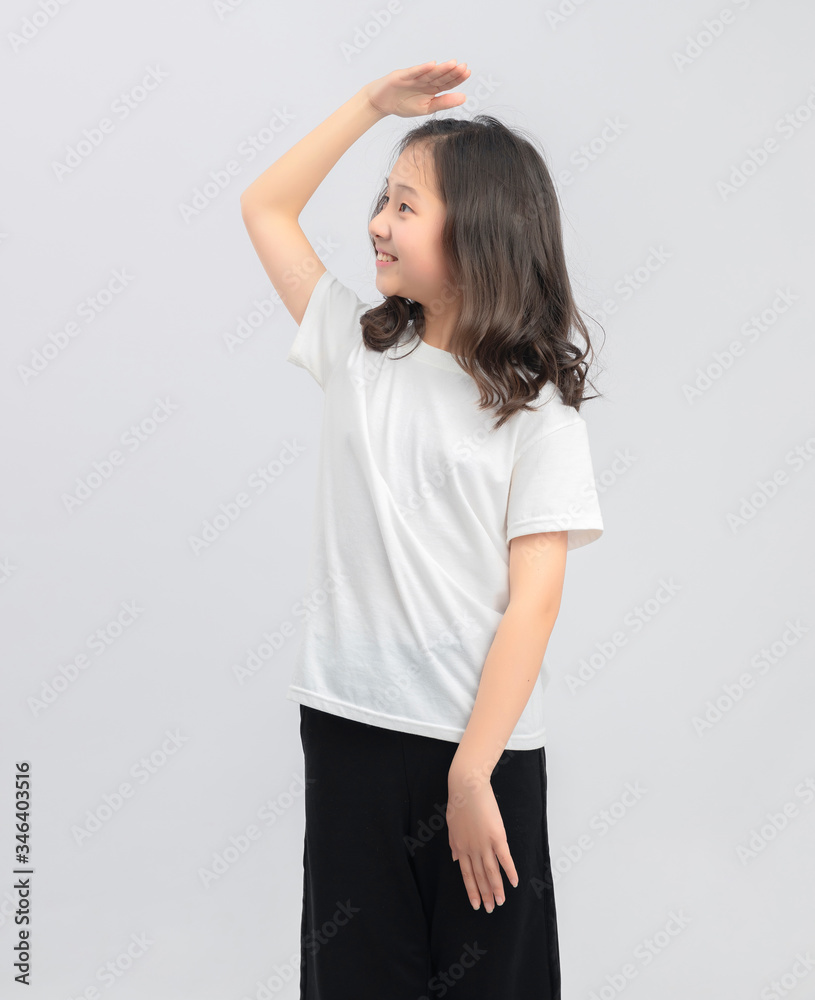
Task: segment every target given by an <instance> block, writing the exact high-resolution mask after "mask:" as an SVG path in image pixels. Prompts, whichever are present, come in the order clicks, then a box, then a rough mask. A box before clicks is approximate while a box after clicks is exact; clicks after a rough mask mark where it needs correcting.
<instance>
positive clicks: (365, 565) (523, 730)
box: [286, 271, 603, 750]
mask: <svg viewBox="0 0 815 1000" xmlns="http://www.w3.org/2000/svg"><path fill="white" fill-rule="evenodd" d="M370 308H372V306H371V305H370V304H368V303H366V302H363V301H362V300H361V299H360V298H359V296H358V295H357V294H356V292H354V290H353V289H351V288H349V287H348V286H347V285H344V284H343V283H342V282H341V281H340V280H339V279H338V278H337V277H336V276H335V275H333V274H332V273H331V272H330V271H326V272H325V274H323V275H321V277H320V280H319V281H318V282H317V284H316V286H315V288H314V291H313V292H312V295H311V299H310V301H309V303H308V306H307V308H306V312H305V315H304V316H303V321H302V323H301V324H300V326H299V328H298V330H297V335H296V336H295V338H294V342H293V344H292V346H291V349H290V350H289V353H288V356H287V358H286V360H287V361H290V362H292V363H293V364H295V365H298V366H299V367H301V368H305V369H306V371H308V372H309V373H310V374H311V375H312V376H313V377H314V378H315V379H316V381H317V382H318V384H319V385H320V386H321V387H322V389H323V391H324V393H325V403H324V410H323V426H322V441H321V447H320V456H319V471H318V495H317V501H316V507H315V519H314V534H313V538H312V543H311V554H310V564H309V570H308V582H307V586H306V591H305V594H304V598H303V605H302V606H303V608H304V610H303V619H304V632H303V636H302V641H301V645H300V648H299V651H298V654H297V659H296V663H295V669H294V676H293V678H292V681H291V684H290V686H289V688H288V691H287V694H286V697H287V698H288V699H290V700H291V701H295V702H299V703H300V704H303V705H309V706H311V707H312V708H317V709H320V710H321V711H324V712H330V713H333V714H334V715H339V716H342V717H343V718H346V719H353V720H356V721H359V722H366V723H368V724H370V725H374V726H381V727H383V728H385V729H394V730H399V731H401V732H406V733H416V734H418V735H420V736H431V737H435V738H436V739H442V740H450V741H452V742H456V743H458V742H460V740H461V737H462V736H463V735H464V730H465V728H466V726H467V723H468V721H469V718H470V715H471V713H472V709H473V705H474V703H475V696H476V693H477V691H478V684H479V680H480V677H481V671H482V669H483V666H484V663H485V660H486V657H487V654H488V652H489V649H490V646H491V644H492V641H493V638H494V636H495V632H496V629H497V628H498V625H499V624H500V621H501V618H502V616H503V613H504V611H505V610H506V607H507V603H508V599H509V541H510V539H512V538H514V537H515V536H516V535H524V534H530V533H533V532H539V531H563V530H568V532H569V535H568V547H569V549H574V548H577V547H578V546H581V545H586V544H587V543H589V542H593V541H595V539H597V538H599V537H600V535H601V534H602V533H603V522H602V518H601V514H600V508H599V504H598V499H597V490H596V486H595V483H594V474H593V470H592V462H591V455H590V451H589V444H588V437H587V431H586V423H585V421H584V420H583V418H582V417H581V416H580V415H579V414H578V413H577V412H576V411H575V409H574V408H573V407H570V406H566V405H565V404H564V403H563V399H562V396H561V393H560V391H559V390H555V388H554V386H552V385H551V384H549V385H547V386H546V387H544V389H543V391H542V392H541V394H540V397H539V400H538V401H542V400H543V399H546V400H548V401H547V402H546V405H544V406H543V407H542V408H541V409H539V410H538V411H537V412H529V411H523V410H521V411H518V412H516V413H514V414H513V415H512V417H510V419H509V420H507V421H506V422H505V423H504V424H503V426H502V427H501V428H499V429H498V430H497V431H494V430H492V427H493V425H494V423H495V419H496V418H495V411H494V409H489V410H479V408H478V401H479V393H478V390H477V387H476V385H475V382H474V381H473V379H472V378H471V377H470V376H469V375H468V374H467V373H466V372H465V371H464V370H463V369H462V368H461V367H460V366H459V365H458V363H457V362H456V361H455V359H454V358H453V355H452V354H450V353H449V352H448V351H443V350H441V349H440V348H437V347H431V346H430V345H429V344H426V343H425V342H424V341H423V340H419V341H418V346H417V347H416V349H415V350H414V351H413V353H411V354H410V356H407V357H402V355H405V354H406V352H407V351H408V350H410V348H411V347H412V343H415V342H416V340H415V337H414V336H413V326H412V324H410V326H409V328H408V330H407V331H406V332H405V334H403V336H402V338H400V343H399V344H397V345H395V346H394V347H392V348H390V349H389V350H388V351H386V352H384V353H378V352H376V351H369V350H368V349H367V348H366V347H365V344H364V343H363V340H362V330H361V327H360V323H359V320H360V316H361V315H362V313H364V312H366V311H367V310H368V309H370ZM410 338H413V341H412V343H408V341H409V339H410ZM538 401H536V402H538ZM306 608H307V609H308V610H307V611H306V610H305V609H306ZM548 683H549V669H548V664H547V662H546V659H545V658H544V660H543V663H542V667H541V671H540V674H539V676H538V680H537V682H536V684H535V686H534V688H533V690H532V693H531V695H530V698H529V701H528V703H527V705H526V707H525V709H524V711H523V714H522V715H521V717H520V719H519V721H518V723H517V725H516V727H515V729H514V730H513V732H512V735H511V737H510V739H509V741H508V742H507V749H510V750H533V749H536V748H537V747H541V746H543V745H544V743H545V739H544V737H545V728H544V717H543V709H544V701H543V695H544V690H545V688H546V686H547V685H548Z"/></svg>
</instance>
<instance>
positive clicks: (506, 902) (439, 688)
mask: <svg viewBox="0 0 815 1000" xmlns="http://www.w3.org/2000/svg"><path fill="white" fill-rule="evenodd" d="M469 75H470V70H469V69H467V68H466V64H465V63H462V64H456V61H455V60H449V61H448V62H446V63H442V64H437V63H436V62H435V60H434V61H433V62H429V63H424V64H422V65H419V66H413V67H411V68H410V69H404V70H395V71H394V72H392V73H389V74H388V75H387V76H384V77H382V78H381V79H379V80H376V81H374V82H373V83H370V84H368V85H367V86H365V87H363V88H362V89H361V90H360V91H359V92H358V93H357V94H355V95H354V97H352V98H351V99H350V100H348V101H347V102H346V103H345V104H343V105H342V106H341V107H340V108H339V109H338V110H337V111H335V112H334V113H333V114H332V115H330V116H329V117H328V118H327V119H326V120H325V121H324V122H323V123H322V124H321V125H318V126H317V127H316V128H315V129H313V130H312V131H311V132H310V133H309V134H308V135H306V136H305V137H304V138H303V139H301V140H300V141H299V142H297V143H296V144H295V145H294V146H293V147H292V148H291V149H290V150H288V152H286V153H284V154H283V156H281V157H280V158H279V159H278V160H277V161H276V162H275V163H273V164H272V165H271V166H270V167H269V168H268V169H267V170H266V171H265V173H263V174H262V175H261V176H260V177H259V178H258V179H257V180H256V181H255V182H254V183H253V184H251V185H250V186H249V187H248V188H247V189H246V190H245V191H244V192H243V194H242V196H241V209H242V215H243V219H244V222H245V224H246V227H247V230H248V232H249V236H250V238H251V240H252V243H253V245H254V247H255V249H256V251H257V253H258V256H259V257H260V260H261V262H262V263H263V266H264V268H265V270H266V272H267V274H268V275H269V278H270V279H271V281H272V283H273V284H274V286H275V288H276V289H277V291H278V293H279V295H280V298H281V299H282V301H283V303H284V304H285V306H286V308H287V309H288V310H289V312H290V313H291V315H292V316H293V317H294V320H295V322H296V323H297V324H298V327H299V329H298V331H297V335H296V336H295V339H294V342H293V344H292V346H291V349H290V351H289V354H288V357H287V360H288V361H290V362H292V363H293V364H295V365H298V366H300V367H302V368H305V369H306V370H307V371H308V372H309V373H310V374H311V375H312V376H313V378H314V379H316V381H317V382H318V384H319V385H320V386H321V387H322V389H323V390H324V392H325V409H324V422H323V432H322V435H323V436H322V448H321V454H320V480H319V492H318V499H317V506H316V515H315V533H314V540H313V542H312V549H311V560H310V570H309V583H308V589H307V599H306V601H305V602H304V603H305V604H306V606H307V607H308V608H309V613H308V617H307V619H306V622H305V627H304V634H303V638H302V644H301V647H300V650H299V653H298V658H297V662H296V668H295V672H294V677H293V680H292V683H291V685H290V687H289V689H288V692H287V697H288V698H289V699H291V700H293V701H295V702H297V703H299V705H300V736H301V740H302V744H303V752H304V758H305V776H306V784H307V787H306V799H305V814H306V830H305V838H304V851H303V869H304V873H303V909H302V924H301V930H302V937H301V985H300V990H301V992H300V995H301V998H302V1000H318V998H319V1000H422V998H429V997H440V996H444V995H445V994H446V993H447V991H448V990H449V989H451V988H453V987H455V992H454V994H453V995H454V997H455V998H456V1000H533V998H534V1000H545V998H546V1000H549V998H559V997H560V965H559V952H558V938H557V928H556V912H555V900H554V887H553V880H552V871H551V866H550V860H549V845H548V833H547V824H546V757H545V749H544V735H545V731H544V725H543V694H544V689H545V687H546V685H547V683H548V671H547V665H546V663H545V661H544V662H543V663H542V661H543V657H544V653H545V651H546V647H547V644H548V641H549V636H550V634H551V631H552V628H553V626H554V623H555V619H556V617H557V614H558V610H559V607H560V600H561V592H562V586H563V579H564V574H565V566H566V552H567V550H568V549H572V548H577V547H578V546H581V545H585V544H587V543H589V542H592V541H594V540H595V539H597V538H599V537H600V535H601V534H602V531H603V522H602V519H601V515H600V510H599V506H598V499H597V492H596V489H595V484H594V476H593V471H592V462H591V455H590V452H589V445H588V440H587V434H586V425H585V421H584V420H583V418H582V417H580V416H579V414H578V410H579V408H580V404H581V401H582V398H583V388H584V381H585V380H586V369H587V367H588V365H587V363H586V360H585V359H586V357H587V356H588V354H589V353H590V352H591V344H590V343H589V338H588V333H587V331H586V328H585V325H584V324H583V321H582V320H581V318H580V316H579V314H578V311H577V309H576V307H575V304H574V301H573V298H572V294H571V289H570V285H569V279H568V275H567V271H566V266H565V262H564V252H563V246H562V239H561V229H560V217H559V210H558V205H557V198H556V195H555V190H554V186H553V184H552V180H551V178H550V175H549V172H548V171H547V169H546V166H545V165H544V162H543V160H542V158H541V157H540V155H539V154H538V152H537V151H536V150H535V148H534V147H533V145H532V144H531V143H529V142H527V141H526V140H525V139H523V138H521V137H520V136H518V135H516V134H515V133H514V132H512V131H511V130H510V129H508V128H507V127H506V126H504V125H502V124H501V123H500V122H498V121H497V120H496V119H495V118H492V117H489V116H484V115H482V116H479V117H478V118H477V119H476V120H474V121H467V120H459V119H445V120H439V119H431V120H428V121H427V122H425V123H423V124H421V125H420V126H418V127H417V128H414V129H413V130H412V131H410V132H408V133H407V134H406V135H405V136H404V137H403V139H402V141H401V144H400V149H399V156H398V158H397V160H396V162H395V163H394V165H393V167H392V169H391V172H390V175H389V177H388V178H387V179H386V187H385V188H384V190H383V191H382V193H381V195H380V197H379V200H378V202H377V205H376V208H375V211H374V214H373V217H372V218H371V220H370V223H369V226H368V231H369V235H370V238H371V243H372V252H373V253H375V260H376V263H375V266H376V285H377V288H378V289H379V291H380V292H381V293H382V295H383V296H384V301H383V302H382V303H381V304H379V305H376V306H371V305H369V304H367V303H365V302H363V301H362V300H361V299H360V298H359V296H358V295H357V294H356V292H355V291H354V290H353V289H352V288H350V287H349V286H347V285H345V284H344V283H343V282H341V281H340V280H339V279H338V278H337V277H336V276H335V275H334V274H332V273H331V272H330V271H328V270H326V268H325V267H324V266H323V264H322V263H321V262H320V260H319V258H318V257H317V254H316V253H315V251H314V250H313V249H312V247H311V245H310V244H309V242H308V240H307V239H306V237H305V235H304V234H303V232H302V231H301V229H300V226H299V224H298V218H299V216H300V213H301V212H302V211H303V208H304V207H305V205H306V204H307V202H308V201H309V199H310V198H311V196H312V194H313V193H314V191H315V190H316V189H317V187H318V186H319V185H320V183H321V182H322V180H323V179H324V177H325V176H326V174H327V173H328V171H329V170H330V169H331V168H332V167H333V166H334V164H335V163H336V162H337V160H338V159H339V158H340V156H341V155H342V154H343V153H344V152H345V151H346V150H347V149H348V148H349V147H350V146H351V145H352V144H353V143H354V142H355V141H356V140H357V139H358V138H359V137H360V136H361V135H362V134H363V133H364V132H365V131H366V130H367V129H369V128H370V127H371V126H372V125H373V124H375V123H376V122H377V121H379V120H381V119H382V118H384V117H386V116H387V115H391V114H392V115H397V116H399V117H402V118H409V117H415V116H420V115H430V114H432V113H433V112H435V111H441V110H446V109H449V108H453V107H456V106H458V105H459V104H461V103H462V102H463V101H464V99H465V98H464V95H463V94H462V93H450V94H445V95H444V96H437V94H438V93H439V91H443V90H447V89H450V88H452V87H455V86H457V85H459V84H461V83H463V82H464V80H466V79H467V77H468V76H469ZM372 264H373V261H372ZM573 327H574V328H576V329H577V330H579V331H580V333H581V335H582V336H583V337H584V338H585V340H586V350H585V351H583V352H581V351H580V350H579V349H578V348H577V346H575V345H574V344H573V343H572V342H571V341H570V340H569V333H570V330H571V329H572V328H573ZM589 398H595V397H589ZM541 667H543V670H541ZM482 901H483V904H484V905H483V908H482V907H481V903H482Z"/></svg>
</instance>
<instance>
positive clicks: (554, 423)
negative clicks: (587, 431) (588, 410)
mask: <svg viewBox="0 0 815 1000" xmlns="http://www.w3.org/2000/svg"><path fill="white" fill-rule="evenodd" d="M532 406H533V407H534V409H532V410H519V411H518V412H517V413H516V414H515V416H516V418H517V420H518V433H517V437H516V444H515V453H516V455H517V454H520V453H521V452H522V451H524V450H525V449H526V448H527V447H528V446H529V445H531V444H534V443H535V442H536V441H540V440H541V439H542V438H544V437H547V436H548V435H549V434H552V433H554V432H555V431H558V430H560V429H561V428H563V427H571V426H574V425H579V424H585V421H584V420H583V418H582V417H581V416H580V414H579V413H578V412H577V410H576V409H575V408H574V407H573V406H568V405H567V404H566V403H565V402H564V401H563V393H562V392H561V391H560V389H559V388H558V387H557V386H556V385H555V384H554V383H553V382H547V383H546V385H545V386H544V387H543V388H542V389H541V391H540V392H539V393H538V396H537V398H536V400H535V402H534V403H533V404H532Z"/></svg>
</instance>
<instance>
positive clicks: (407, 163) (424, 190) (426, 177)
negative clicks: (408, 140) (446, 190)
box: [384, 146, 436, 200]
mask: <svg viewBox="0 0 815 1000" xmlns="http://www.w3.org/2000/svg"><path fill="white" fill-rule="evenodd" d="M384 180H385V183H386V184H387V183H388V182H390V186H391V187H392V188H395V189H399V190H407V191H409V192H410V193H411V194H413V195H415V196H417V197H425V198H427V199H428V200H435V199H436V191H435V181H434V172H433V164H432V161H431V158H430V157H429V156H427V155H426V153H425V152H424V150H421V149H419V148H418V147H415V146H414V147H410V148H408V149H406V150H405V151H404V152H403V153H402V155H401V156H400V157H399V159H398V160H397V161H396V163H394V165H393V169H392V170H391V172H390V176H389V177H386V178H385V179H384Z"/></svg>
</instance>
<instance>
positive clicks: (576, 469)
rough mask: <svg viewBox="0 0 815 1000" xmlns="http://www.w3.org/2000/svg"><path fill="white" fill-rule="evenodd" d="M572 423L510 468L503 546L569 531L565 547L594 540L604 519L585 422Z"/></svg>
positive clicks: (540, 441) (538, 440)
mask: <svg viewBox="0 0 815 1000" xmlns="http://www.w3.org/2000/svg"><path fill="white" fill-rule="evenodd" d="M576 417H577V419H575V420H573V421H572V422H570V423H568V424H565V425H564V426H562V427H558V428H556V429H555V430H552V431H549V432H548V433H545V434H543V435H541V436H540V437H538V438H536V439H535V440H534V441H532V442H531V443H530V444H527V445H526V446H525V447H524V449H523V451H522V452H521V453H520V454H519V455H518V457H517V458H516V460H515V464H514V466H513V469H512V478H511V480H510V488H509V500H508V503H507V544H509V542H510V541H511V540H512V539H513V538H515V537H516V536H517V535H531V534H534V533H535V532H538V531H568V532H569V535H568V539H567V548H568V549H576V548H579V547H580V546H581V545H587V544H588V543H589V542H594V541H596V540H597V539H598V538H599V537H600V536H601V535H602V533H603V519H602V515H601V513H600V504H599V500H598V496H597V486H596V484H595V482H594V470H593V468H592V461H591V452H590V450H589V440H588V430H587V427H586V422H585V420H583V418H582V417H580V416H579V415H577V414H576Z"/></svg>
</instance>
